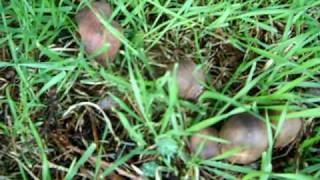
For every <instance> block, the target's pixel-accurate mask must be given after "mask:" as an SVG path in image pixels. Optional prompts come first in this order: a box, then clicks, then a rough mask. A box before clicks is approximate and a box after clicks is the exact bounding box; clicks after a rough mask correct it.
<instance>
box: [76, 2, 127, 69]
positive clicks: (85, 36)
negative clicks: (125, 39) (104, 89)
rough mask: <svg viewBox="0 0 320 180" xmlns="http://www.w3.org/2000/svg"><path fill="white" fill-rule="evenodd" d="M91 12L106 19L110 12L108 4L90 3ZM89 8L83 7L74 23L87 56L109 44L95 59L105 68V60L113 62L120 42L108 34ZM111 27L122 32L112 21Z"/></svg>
mask: <svg viewBox="0 0 320 180" xmlns="http://www.w3.org/2000/svg"><path fill="white" fill-rule="evenodd" d="M92 10H93V11H94V12H95V13H98V14H99V15H101V17H104V18H105V19H107V18H108V17H110V16H111V14H112V10H111V7H110V5H109V4H107V3H105V2H102V1H99V2H94V3H92ZM92 10H91V9H90V8H89V7H85V8H83V9H82V10H80V11H79V12H78V14H77V15H76V21H77V23H78V26H79V33H80V36H81V40H82V42H83V43H84V45H85V49H86V51H87V52H88V53H89V54H93V53H94V52H96V51H97V50H98V51H99V49H101V48H102V47H104V45H105V43H109V45H110V47H109V48H108V49H106V50H104V51H103V52H102V53H101V54H99V55H98V56H97V57H96V60H97V61H98V62H99V63H100V64H102V65H104V66H106V63H105V60H106V59H107V58H109V59H111V60H113V59H114V58H115V56H116V55H117V53H118V51H119V48H120V46H121V42H120V40H119V39H117V38H116V37H115V36H114V35H113V34H112V33H111V32H109V31H108V30H107V29H106V28H105V27H104V26H103V24H102V23H101V22H100V21H99V19H98V18H97V17H96V16H95V14H94V13H93V11H92ZM111 24H112V26H113V27H115V28H116V29H117V30H118V31H120V32H122V28H121V27H120V25H119V24H118V23H117V22H115V21H113V22H112V23H111Z"/></svg>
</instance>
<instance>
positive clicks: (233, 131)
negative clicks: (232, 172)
mask: <svg viewBox="0 0 320 180" xmlns="http://www.w3.org/2000/svg"><path fill="white" fill-rule="evenodd" d="M219 135H220V137H221V138H224V139H225V140H228V141H229V142H230V143H229V144H221V146H220V147H221V153H225V152H226V151H229V150H232V149H234V148H240V149H241V150H240V152H238V153H236V154H235V155H233V156H231V157H229V158H228V159H227V160H228V161H230V162H232V163H237V164H249V163H251V162H254V161H256V160H257V159H259V158H260V156H261V154H262V153H263V152H264V151H265V150H266V149H267V147H268V136H267V129H266V126H265V124H264V122H263V121H261V120H260V119H258V118H256V117H254V116H252V115H250V114H248V113H242V114H238V115H235V116H233V117H231V118H230V119H229V120H227V121H226V122H225V124H224V125H223V126H222V128H221V130H220V132H219Z"/></svg>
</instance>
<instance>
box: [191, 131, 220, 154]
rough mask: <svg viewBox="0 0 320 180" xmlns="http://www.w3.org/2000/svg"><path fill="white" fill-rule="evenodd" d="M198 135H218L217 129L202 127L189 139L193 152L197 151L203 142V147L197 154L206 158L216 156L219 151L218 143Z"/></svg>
mask: <svg viewBox="0 0 320 180" xmlns="http://www.w3.org/2000/svg"><path fill="white" fill-rule="evenodd" d="M199 135H206V136H214V137H218V131H217V130H216V129H214V128H206V129H202V130H200V131H199V132H197V134H195V135H193V136H192V137H191V139H190V141H191V143H190V144H191V151H192V152H194V153H196V152H197V150H198V148H199V147H200V146H201V145H202V143H203V147H202V149H201V151H200V153H199V156H200V157H201V158H203V159H208V158H212V157H214V156H217V155H218V154H219V152H220V147H219V143H218V142H215V141H212V140H209V139H205V138H203V137H200V136H199Z"/></svg>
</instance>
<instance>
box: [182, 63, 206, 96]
mask: <svg viewBox="0 0 320 180" xmlns="http://www.w3.org/2000/svg"><path fill="white" fill-rule="evenodd" d="M204 80H205V75H204V72H203V70H201V69H198V68H196V64H195V63H194V62H193V61H190V60H187V61H180V62H179V64H178V69H177V83H178V88H179V96H180V97H182V98H185V99H192V100H195V99H197V98H198V97H199V95H200V94H201V93H202V92H203V86H202V85H201V84H200V82H203V81H204Z"/></svg>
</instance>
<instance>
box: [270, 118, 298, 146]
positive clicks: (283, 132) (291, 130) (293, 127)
mask: <svg viewBox="0 0 320 180" xmlns="http://www.w3.org/2000/svg"><path fill="white" fill-rule="evenodd" d="M272 114H274V115H279V114H280V113H275V112H273V113H272ZM278 119H279V117H278V118H277V119H273V120H272V124H274V125H275V126H278ZM302 127H303V120H302V119H300V118H293V119H286V120H284V122H283V124H282V126H281V129H280V132H279V134H278V136H277V137H276V141H275V144H274V147H276V148H281V147H284V146H287V145H288V144H290V143H291V142H292V141H293V140H294V139H296V138H297V136H298V135H299V133H300V132H301V130H302Z"/></svg>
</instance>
